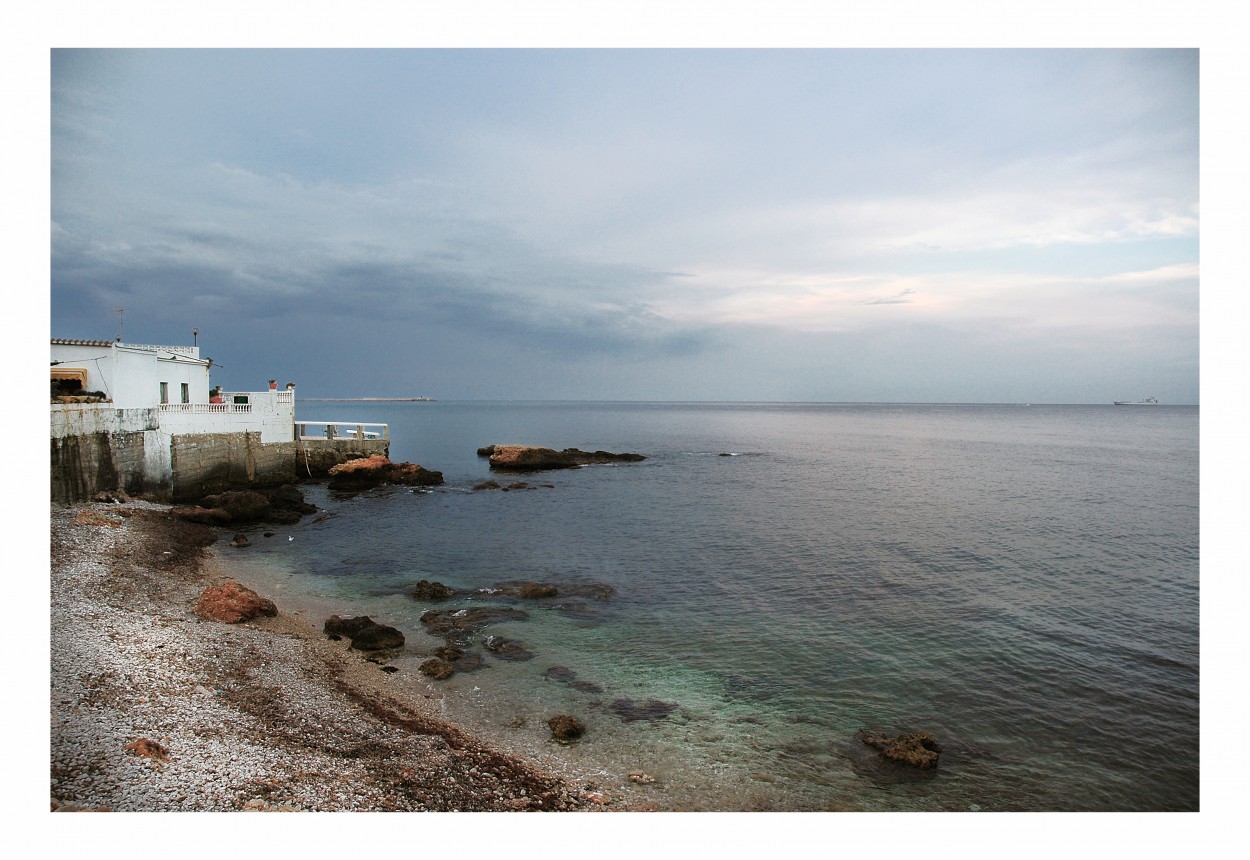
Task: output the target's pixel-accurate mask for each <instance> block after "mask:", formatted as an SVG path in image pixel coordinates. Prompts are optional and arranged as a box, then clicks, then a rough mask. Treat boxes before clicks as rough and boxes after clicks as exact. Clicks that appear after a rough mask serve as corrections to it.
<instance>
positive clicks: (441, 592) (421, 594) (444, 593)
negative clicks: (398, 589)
mask: <svg viewBox="0 0 1250 860" xmlns="http://www.w3.org/2000/svg"><path fill="white" fill-rule="evenodd" d="M408 594H409V595H411V596H412V598H413V599H414V600H446V599H447V598H449V597H455V595H456V589H454V588H452V587H451V586H449V585H443V584H442V583H441V582H430V580H428V579H423V580H421V581H420V582H418V583H417V584H416V585H414V586H413V587H412V590H411V591H409V592H408Z"/></svg>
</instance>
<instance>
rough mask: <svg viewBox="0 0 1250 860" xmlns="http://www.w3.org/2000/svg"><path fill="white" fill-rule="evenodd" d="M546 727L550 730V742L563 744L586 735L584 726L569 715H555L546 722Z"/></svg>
mask: <svg viewBox="0 0 1250 860" xmlns="http://www.w3.org/2000/svg"><path fill="white" fill-rule="evenodd" d="M547 727H548V728H549V729H551V737H552V740H556V741H559V742H560V743H565V744H566V743H568V742H569V741H574V740H577V739H578V738H580V737H581V736H582V735H584V734H586V726H584V725H583V724H582V721H581V720H579V719H577V717H574V716H572V715H570V714H557V715H556V716H554V717H552V718H551V719H549V720H547Z"/></svg>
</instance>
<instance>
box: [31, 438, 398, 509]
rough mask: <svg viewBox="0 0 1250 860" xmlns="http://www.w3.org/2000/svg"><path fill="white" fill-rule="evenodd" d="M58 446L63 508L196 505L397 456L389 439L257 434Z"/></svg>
mask: <svg viewBox="0 0 1250 860" xmlns="http://www.w3.org/2000/svg"><path fill="white" fill-rule="evenodd" d="M74 429H84V428H74ZM51 441H52V501H53V502H63V503H69V502H81V501H85V500H88V499H90V498H92V497H93V496H94V495H95V494H96V493H99V492H101V491H105V490H116V489H121V490H125V491H126V492H127V493H129V494H130V495H132V496H136V497H141V498H146V499H150V500H152V501H161V502H171V501H172V502H186V501H195V500H198V499H200V498H202V497H204V496H206V495H210V494H212V493H218V492H221V491H223V490H227V489H246V488H249V487H258V486H276V485H278V484H290V483H294V482H296V481H299V480H307V479H315V478H321V477H324V476H325V475H326V474H327V473H328V472H329V470H330V468H331V467H332V466H334V465H336V464H337V463H343V462H346V461H347V460H351V459H354V458H356V457H365V456H368V455H370V454H382V455H383V456H386V455H388V454H389V451H390V443H389V442H388V441H387V440H385V439H373V440H357V439H333V440H329V439H326V440H321V439H316V440H303V441H291V442H266V443H262V442H261V441H260V433H254V432H242V433H185V434H180V435H174V436H171V435H168V434H165V433H163V432H161V431H160V430H158V429H133V430H130V429H127V430H122V429H116V430H113V431H112V432H106V431H103V430H96V431H93V432H86V433H72V432H71V433H66V434H64V435H60V436H57V435H54V436H53V438H52V440H51Z"/></svg>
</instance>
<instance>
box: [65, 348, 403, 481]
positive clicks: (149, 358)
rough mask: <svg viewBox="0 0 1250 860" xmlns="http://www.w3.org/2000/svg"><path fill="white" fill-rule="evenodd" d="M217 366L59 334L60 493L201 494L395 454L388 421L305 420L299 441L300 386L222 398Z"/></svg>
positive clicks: (190, 356) (174, 353) (194, 354)
mask: <svg viewBox="0 0 1250 860" xmlns="http://www.w3.org/2000/svg"><path fill="white" fill-rule="evenodd" d="M211 369H212V361H211V360H209V359H201V358H200V350H199V348H198V347H195V346H155V345H151V344H133V343H122V342H121V341H107V340H63V339H56V338H54V339H53V340H52V368H51V371H52V380H51V382H52V392H51V409H52V419H51V430H52V498H53V499H54V500H56V501H61V502H72V501H78V500H82V499H89V498H91V497H92V496H93V495H94V494H95V493H96V492H98V491H101V490H112V489H115V488H121V489H125V490H126V491H127V492H130V493H132V494H140V495H146V496H149V497H153V498H162V499H163V498H172V499H174V500H179V499H196V498H200V497H202V496H204V495H207V494H208V493H210V492H220V491H221V490H223V489H227V488H232V487H239V486H253V485H256V486H261V485H266V484H269V485H273V484H279V483H290V482H292V481H294V480H296V479H297V477H298V476H300V475H304V474H306V475H308V476H312V475H313V473H314V468H316V469H317V470H318V471H319V472H320V473H324V472H325V471H326V470H327V469H328V468H329V467H330V466H332V465H334V464H335V463H338V462H343V461H344V460H346V459H350V458H351V457H355V456H368V455H369V454H374V453H378V454H382V455H386V454H387V453H388V452H389V446H390V443H389V440H388V435H387V427H386V425H385V424H364V423H360V422H345V421H306V420H305V421H301V422H300V424H299V425H298V429H299V433H298V434H297V432H296V431H297V425H296V423H295V384H294V383H287V385H286V386H285V388H284V389H283V390H281V391H279V390H278V386H277V383H276V382H275V381H274V380H272V379H271V380H269V386H268V388H267V389H266V390H262V391H232V392H222V391H221V389H220V387H218V388H216V389H213V388H211V387H210V381H209V372H210V370H211ZM310 428H312V429H311V430H310ZM309 433H311V435H308V434H309Z"/></svg>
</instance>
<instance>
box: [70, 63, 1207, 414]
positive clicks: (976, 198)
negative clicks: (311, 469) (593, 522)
mask: <svg viewBox="0 0 1250 860" xmlns="http://www.w3.org/2000/svg"><path fill="white" fill-rule="evenodd" d="M1198 57H1199V54H1198V50H1196V49H1026V50H1007V49H882V50H869V49H835V48H827V49H798V48H790V49H611V50H609V49H537V48H529V49H501V48H491V49H450V48H447V49H437V48H427V49H394V50H382V49H356V50H348V49H329V50H313V49H275V50H266V49H199V50H182V49H161V50H153V49H137V50H132V49H90V48H86V49H56V50H53V51H52V53H51V89H50V96H51V220H52V225H51V328H52V331H51V334H52V336H54V337H75V338H113V337H115V336H117V335H118V334H119V333H120V334H122V336H123V338H124V339H125V340H127V341H130V342H138V343H170V344H181V343H191V342H192V340H193V335H192V330H193V329H194V328H198V330H199V334H198V336H196V338H195V340H196V342H197V343H198V344H199V345H200V347H201V354H202V355H203V356H207V357H212V358H213V360H214V368H213V382H214V383H215V384H222V385H224V386H225V387H226V388H227V389H228V390H254V389H257V388H261V387H264V383H265V382H266V380H268V379H270V378H276V379H278V381H279V382H280V383H283V384H284V383H286V382H296V383H297V384H298V386H299V388H298V390H299V392H300V394H301V396H305V397H354V396H392V397H403V396H428V397H435V398H438V399H448V400H454V399H604V400H763V401H852V402H858V401H873V402H884V401H895V402H1059V403H1105V402H1110V401H1111V400H1120V399H1140V398H1144V397H1147V396H1155V397H1157V398H1159V400H1160V401H1162V402H1165V403H1198V402H1199V289H1198V247H1199V227H1198V225H1199V206H1198V200H1199V187H1198V179H1199V170H1198V168H1199V150H1198V117H1199V113H1198V108H1199V100H1198V82H1199V61H1198ZM118 309H121V311H122V312H121V313H120V314H119V313H118Z"/></svg>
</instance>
